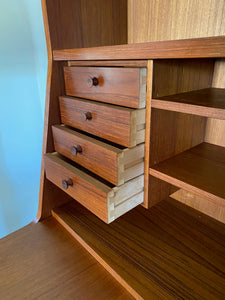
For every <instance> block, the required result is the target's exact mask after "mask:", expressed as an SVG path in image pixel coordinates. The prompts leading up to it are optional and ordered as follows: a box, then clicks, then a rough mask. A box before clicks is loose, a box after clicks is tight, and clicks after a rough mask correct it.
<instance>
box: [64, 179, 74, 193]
mask: <svg viewBox="0 0 225 300" xmlns="http://www.w3.org/2000/svg"><path fill="white" fill-rule="evenodd" d="M69 186H73V181H72V179H71V178H69V179H67V180H66V179H64V180H62V187H63V188H64V189H65V190H67V189H68V187H69Z"/></svg>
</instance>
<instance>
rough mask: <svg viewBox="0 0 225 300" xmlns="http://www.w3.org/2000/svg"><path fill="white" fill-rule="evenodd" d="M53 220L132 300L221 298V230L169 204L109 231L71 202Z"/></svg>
mask: <svg viewBox="0 0 225 300" xmlns="http://www.w3.org/2000/svg"><path fill="white" fill-rule="evenodd" d="M53 215H54V217H56V219H57V220H59V221H60V223H61V224H62V225H63V226H64V227H65V228H66V229H67V230H68V231H69V232H70V233H71V234H72V235H73V236H74V237H75V238H76V239H77V240H78V241H79V242H80V243H81V244H82V245H83V246H84V247H85V248H86V249H87V250H88V251H89V252H90V253H91V254H92V255H94V257H95V258H96V259H97V260H98V261H99V262H100V263H101V264H102V265H103V266H104V267H105V268H106V269H107V270H108V271H109V272H110V273H111V274H113V276H115V278H117V280H119V281H120V283H121V284H122V285H123V286H124V287H125V288H127V289H128V290H129V291H130V292H131V293H132V295H133V296H134V297H135V298H136V299H140V298H141V299H158V298H159V299H174V298H177V299H217V298H218V299H223V298H224V297H225V291H224V285H225V278H224V268H225V256H224V253H225V235H224V232H225V230H224V229H225V225H224V224H221V223H219V222H216V221H214V220H213V219H211V218H209V217H207V216H205V215H203V214H201V213H199V212H195V211H194V210H193V209H191V208H188V207H187V206H185V205H183V204H181V203H178V202H177V201H175V200H173V199H168V200H166V201H162V202H160V203H158V204H157V205H156V206H154V207H153V208H151V209H150V210H146V209H144V208H142V207H138V208H137V209H135V210H133V211H131V212H129V213H127V214H125V215H124V216H122V217H121V218H119V219H118V220H116V221H115V222H113V223H111V224H110V225H106V224H103V223H102V222H101V221H100V220H98V218H96V217H95V216H94V215H93V214H91V213H89V212H88V211H87V210H85V209H84V208H82V207H81V206H80V205H78V204H77V203H72V202H70V203H68V204H66V205H64V206H63V207H60V208H56V209H55V210H54V212H53Z"/></svg>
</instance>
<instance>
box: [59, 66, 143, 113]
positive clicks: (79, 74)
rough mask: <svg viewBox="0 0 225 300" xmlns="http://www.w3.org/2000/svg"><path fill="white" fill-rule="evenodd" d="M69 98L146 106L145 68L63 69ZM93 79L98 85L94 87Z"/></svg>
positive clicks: (139, 106) (136, 106)
mask: <svg viewBox="0 0 225 300" xmlns="http://www.w3.org/2000/svg"><path fill="white" fill-rule="evenodd" d="M64 77H65V88H66V95H68V96H75V97H81V98H87V99H91V100H97V101H102V102H106V103H111V104H116V105H122V106H127V107H132V108H143V107H145V103H146V68H140V69H138V68H117V67H113V68H112V67H64ZM93 78H97V80H98V84H97V85H96V86H94V85H91V83H90V82H92V79H93Z"/></svg>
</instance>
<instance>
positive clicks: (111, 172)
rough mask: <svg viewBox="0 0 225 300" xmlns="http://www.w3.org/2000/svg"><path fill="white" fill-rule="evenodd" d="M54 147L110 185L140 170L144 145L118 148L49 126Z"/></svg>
mask: <svg viewBox="0 0 225 300" xmlns="http://www.w3.org/2000/svg"><path fill="white" fill-rule="evenodd" d="M52 131H53V137H54V145H55V150H56V151H57V152H59V153H60V154H62V155H64V156H66V157H68V158H69V159H71V160H73V161H74V162H76V163H78V164H79V165H81V166H83V167H85V168H86V169H88V170H90V171H92V172H93V173H95V174H97V175H98V176H100V177H102V178H104V179H105V180H107V181H109V182H111V183H113V184H114V185H121V184H123V183H125V182H127V181H128V180H130V179H132V178H134V177H136V176H138V175H141V174H143V173H144V144H140V145H138V146H136V147H134V148H131V149H128V148H125V149H124V148H122V147H121V148H118V147H114V146H111V145H109V144H107V143H103V142H101V141H99V140H96V139H94V138H91V137H89V136H87V135H84V134H81V133H78V132H76V131H74V130H71V129H69V128H67V127H66V126H62V125H61V126H59V125H56V126H53V127H52Z"/></svg>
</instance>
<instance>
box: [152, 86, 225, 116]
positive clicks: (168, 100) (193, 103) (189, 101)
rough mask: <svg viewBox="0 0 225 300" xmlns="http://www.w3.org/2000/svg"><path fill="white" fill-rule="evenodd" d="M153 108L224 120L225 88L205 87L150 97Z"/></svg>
mask: <svg viewBox="0 0 225 300" xmlns="http://www.w3.org/2000/svg"><path fill="white" fill-rule="evenodd" d="M151 106H152V107H153V108H158V109H165V110H170V111H176V112H182V113H188V114H194V115H198V116H204V117H210V118H216V119H222V120H225V89H218V88H207V89H201V90H197V91H191V92H186V93H181V94H175V95H170V96H164V97H159V98H155V99H152V101H151Z"/></svg>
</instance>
